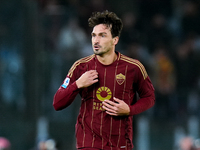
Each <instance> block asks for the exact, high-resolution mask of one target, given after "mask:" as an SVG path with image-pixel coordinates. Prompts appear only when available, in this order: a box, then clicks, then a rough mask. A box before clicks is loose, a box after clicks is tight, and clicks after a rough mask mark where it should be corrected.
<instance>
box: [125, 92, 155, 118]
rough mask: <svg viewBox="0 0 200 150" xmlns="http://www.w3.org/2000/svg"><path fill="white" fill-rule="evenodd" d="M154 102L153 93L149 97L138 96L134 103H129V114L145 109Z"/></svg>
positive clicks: (138, 112)
mask: <svg viewBox="0 0 200 150" xmlns="http://www.w3.org/2000/svg"><path fill="white" fill-rule="evenodd" d="M154 104H155V95H154V94H152V95H151V96H149V97H145V98H140V99H139V100H138V101H137V102H136V103H135V104H134V105H130V106H129V107H130V114H129V115H131V116H132V115H136V114H140V113H142V112H144V111H146V110H147V109H149V108H151V107H153V106H154Z"/></svg>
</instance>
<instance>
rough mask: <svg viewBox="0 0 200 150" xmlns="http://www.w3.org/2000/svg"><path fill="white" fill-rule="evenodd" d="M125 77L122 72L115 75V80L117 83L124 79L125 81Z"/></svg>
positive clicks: (122, 81)
mask: <svg viewBox="0 0 200 150" xmlns="http://www.w3.org/2000/svg"><path fill="white" fill-rule="evenodd" d="M125 79H126V77H125V75H123V74H122V73H120V74H118V75H116V80H117V83H118V84H119V85H121V84H123V83H124V81H125Z"/></svg>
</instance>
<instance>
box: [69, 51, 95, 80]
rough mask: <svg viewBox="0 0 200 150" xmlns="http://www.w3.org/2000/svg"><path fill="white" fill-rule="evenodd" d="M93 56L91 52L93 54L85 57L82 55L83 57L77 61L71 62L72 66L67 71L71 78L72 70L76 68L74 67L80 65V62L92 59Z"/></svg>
mask: <svg viewBox="0 0 200 150" xmlns="http://www.w3.org/2000/svg"><path fill="white" fill-rule="evenodd" d="M94 57H95V55H94V54H93V55H90V56H87V57H84V58H82V59H79V60H77V61H76V62H75V63H74V64H73V66H72V67H71V68H70V70H69V73H68V76H69V77H70V78H71V77H72V75H73V72H74V70H75V69H76V67H77V66H78V65H80V64H81V63H86V62H89V61H90V60H92V59H93V58H94Z"/></svg>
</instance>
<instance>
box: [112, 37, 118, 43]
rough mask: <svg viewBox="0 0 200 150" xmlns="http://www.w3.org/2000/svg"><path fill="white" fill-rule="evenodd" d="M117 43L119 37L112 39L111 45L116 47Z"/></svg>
mask: <svg viewBox="0 0 200 150" xmlns="http://www.w3.org/2000/svg"><path fill="white" fill-rule="evenodd" d="M118 41H119V37H118V36H116V37H114V38H113V44H115V45H117V43H118Z"/></svg>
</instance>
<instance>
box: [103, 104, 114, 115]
mask: <svg viewBox="0 0 200 150" xmlns="http://www.w3.org/2000/svg"><path fill="white" fill-rule="evenodd" d="M103 109H104V110H105V111H106V113H109V114H112V115H113V114H116V113H117V112H116V111H115V110H113V109H111V108H109V107H106V106H103Z"/></svg>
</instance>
